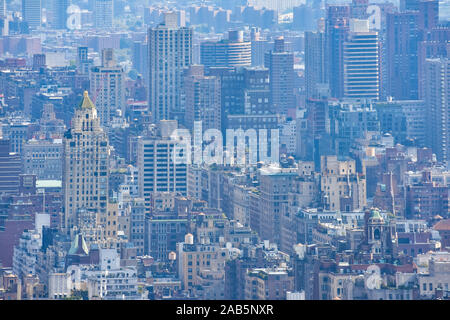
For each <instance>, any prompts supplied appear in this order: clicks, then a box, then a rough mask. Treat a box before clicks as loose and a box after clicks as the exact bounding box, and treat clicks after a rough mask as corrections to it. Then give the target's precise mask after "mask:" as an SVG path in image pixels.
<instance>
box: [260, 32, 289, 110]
mask: <svg viewBox="0 0 450 320" xmlns="http://www.w3.org/2000/svg"><path fill="white" fill-rule="evenodd" d="M264 66H265V67H266V68H268V69H269V78H270V80H269V81H270V101H271V104H272V109H273V112H274V113H279V114H287V111H288V109H292V108H295V97H294V55H293V54H292V53H289V52H286V50H285V48H284V38H283V37H280V38H278V39H275V43H274V49H273V50H271V51H269V52H267V53H266V54H265V58H264Z"/></svg>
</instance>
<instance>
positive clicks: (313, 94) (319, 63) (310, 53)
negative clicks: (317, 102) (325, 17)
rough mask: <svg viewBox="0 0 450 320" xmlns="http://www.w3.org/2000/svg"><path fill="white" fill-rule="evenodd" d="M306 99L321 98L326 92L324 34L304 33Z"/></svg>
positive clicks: (326, 75)
mask: <svg viewBox="0 0 450 320" xmlns="http://www.w3.org/2000/svg"><path fill="white" fill-rule="evenodd" d="M305 82H306V98H321V97H322V96H323V95H324V94H325V95H326V93H327V91H328V74H327V68H326V38H325V33H324V32H320V31H317V32H305Z"/></svg>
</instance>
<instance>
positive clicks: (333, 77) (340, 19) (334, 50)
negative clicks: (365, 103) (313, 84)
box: [325, 5, 350, 98]
mask: <svg viewBox="0 0 450 320" xmlns="http://www.w3.org/2000/svg"><path fill="white" fill-rule="evenodd" d="M349 20H350V7H349V6H348V5H333V6H328V7H327V17H326V25H325V32H326V37H327V59H326V62H327V70H328V77H329V80H328V82H329V85H330V92H331V96H333V97H335V98H342V97H343V95H344V42H345V40H346V39H347V33H348V28H349Z"/></svg>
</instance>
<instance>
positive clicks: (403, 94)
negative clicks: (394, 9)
mask: <svg viewBox="0 0 450 320" xmlns="http://www.w3.org/2000/svg"><path fill="white" fill-rule="evenodd" d="M418 18H419V14H418V12H414V11H408V12H402V13H388V14H387V37H386V50H387V51H386V59H387V83H386V84H387V92H386V94H387V95H389V96H392V97H394V98H395V99H397V100H415V99H417V98H418V59H417V45H418V40H419V30H418Z"/></svg>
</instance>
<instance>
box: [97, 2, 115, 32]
mask: <svg viewBox="0 0 450 320" xmlns="http://www.w3.org/2000/svg"><path fill="white" fill-rule="evenodd" d="M93 11H94V12H93V14H94V27H95V28H97V29H102V28H112V26H113V18H114V1H113V0H94V8H93Z"/></svg>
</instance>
